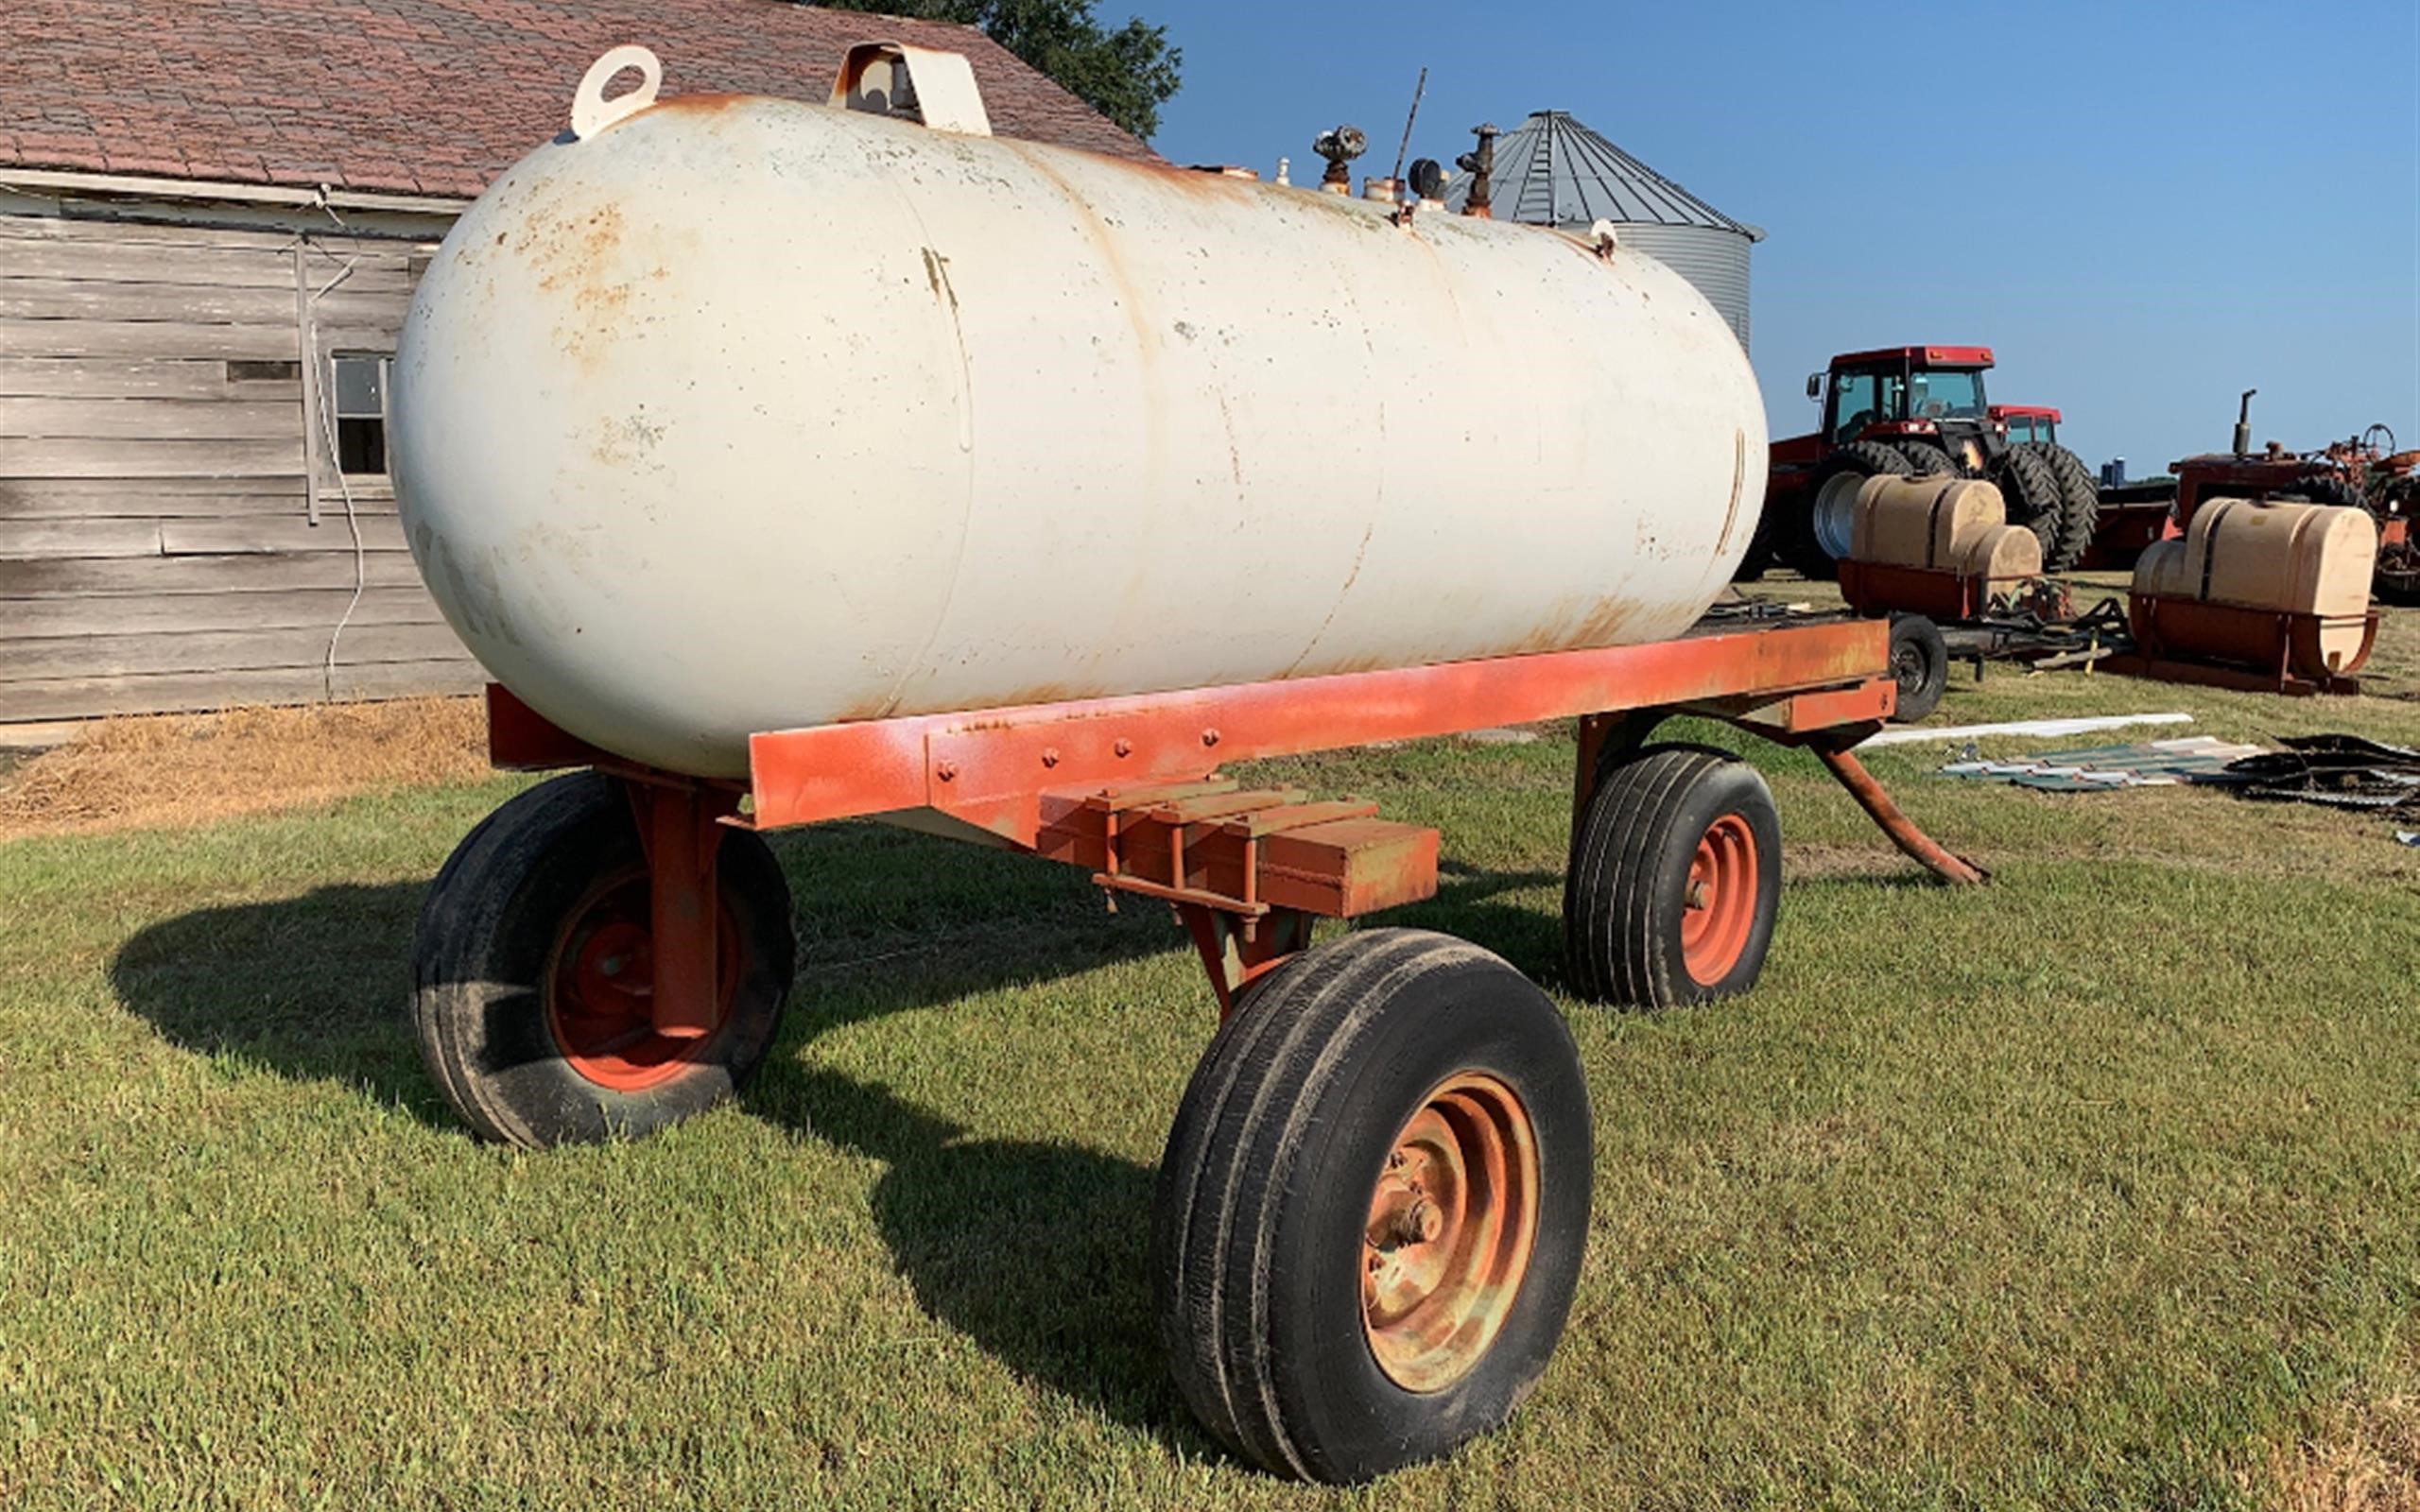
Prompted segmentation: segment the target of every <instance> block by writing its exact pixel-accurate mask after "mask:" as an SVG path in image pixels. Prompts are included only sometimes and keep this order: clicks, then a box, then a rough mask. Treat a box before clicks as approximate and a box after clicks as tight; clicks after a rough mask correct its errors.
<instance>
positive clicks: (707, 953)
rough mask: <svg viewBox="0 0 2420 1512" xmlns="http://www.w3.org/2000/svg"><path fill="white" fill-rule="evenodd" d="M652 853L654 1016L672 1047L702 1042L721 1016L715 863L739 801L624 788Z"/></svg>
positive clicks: (669, 787)
mask: <svg viewBox="0 0 2420 1512" xmlns="http://www.w3.org/2000/svg"><path fill="white" fill-rule="evenodd" d="M622 790H623V792H624V793H626V794H627V795H629V798H630V800H631V811H632V812H633V813H634V814H635V815H636V816H637V818H638V825H639V841H640V844H641V845H642V846H643V847H644V848H645V849H646V851H647V869H648V916H649V919H648V924H649V940H648V944H649V948H650V951H651V954H652V956H653V966H652V968H651V971H650V975H649V985H650V988H651V990H652V994H653V995H652V998H651V1001H650V1004H649V1011H650V1015H651V1018H652V1021H653V1023H654V1026H655V1032H656V1033H658V1034H660V1035H663V1036H664V1037H665V1038H666V1039H667V1040H700V1039H703V1038H704V1037H705V1036H706V1035H708V1034H710V1033H712V1032H713V1030H714V1026H715V1022H716V1021H717V1019H719V1018H720V1017H721V1016H722V1013H721V1005H722V998H721V988H722V983H721V981H720V980H719V976H718V966H717V954H719V945H720V939H719V936H720V928H719V926H720V923H721V919H722V902H721V893H720V889H719V887H718V886H717V883H718V881H719V879H718V877H717V868H716V861H717V856H718V854H719V852H720V851H721V850H722V834H723V827H722V823H721V820H722V819H723V818H724V817H725V816H728V815H729V814H731V813H732V812H733V810H735V808H736V807H737V806H738V799H737V798H736V796H735V795H734V794H732V793H730V792H727V791H725V790H723V789H721V788H716V787H704V786H700V785H699V784H697V783H694V782H691V783H669V782H637V781H631V780H627V779H626V780H624V781H623V782H622Z"/></svg>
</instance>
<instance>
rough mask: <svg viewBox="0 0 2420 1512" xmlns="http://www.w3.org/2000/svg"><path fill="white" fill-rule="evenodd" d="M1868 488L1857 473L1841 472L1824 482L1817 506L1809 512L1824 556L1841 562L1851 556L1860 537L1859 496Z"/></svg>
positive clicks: (1816, 539) (1817, 491)
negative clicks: (1853, 547) (1858, 535)
mask: <svg viewBox="0 0 2420 1512" xmlns="http://www.w3.org/2000/svg"><path fill="white" fill-rule="evenodd" d="M1864 487H1865V479H1864V478H1863V477H1861V476H1859V475H1858V474H1857V473H1855V472H1837V473H1834V474H1833V475H1832V476H1830V477H1828V478H1825V479H1824V486H1823V487H1822V488H1820V489H1818V490H1815V504H1814V507H1813V508H1812V509H1811V510H1810V511H1809V512H1810V514H1811V516H1812V519H1811V521H1810V524H1812V525H1813V526H1814V532H1815V544H1816V545H1818V546H1820V547H1822V548H1823V550H1824V556H1826V557H1829V558H1832V559H1833V560H1834V561H1839V560H1841V558H1845V557H1846V556H1848V554H1849V547H1850V545H1851V544H1853V543H1854V541H1855V540H1856V537H1857V495H1858V490H1860V489H1862V488H1864Z"/></svg>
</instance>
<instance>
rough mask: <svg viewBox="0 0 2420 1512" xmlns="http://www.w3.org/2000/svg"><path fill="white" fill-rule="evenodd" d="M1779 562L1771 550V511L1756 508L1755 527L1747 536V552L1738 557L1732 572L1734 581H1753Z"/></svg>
mask: <svg viewBox="0 0 2420 1512" xmlns="http://www.w3.org/2000/svg"><path fill="white" fill-rule="evenodd" d="M1780 564H1781V558H1780V557H1779V556H1778V555H1777V554H1776V553H1775V552H1774V550H1773V511H1772V508H1771V507H1765V508H1762V509H1760V510H1758V512H1757V514H1756V528H1755V533H1754V534H1752V535H1750V536H1749V538H1748V554H1747V555H1746V556H1744V557H1742V558H1739V566H1738V569H1737V571H1735V572H1734V573H1732V575H1731V580H1732V581H1733V582H1735V583H1753V582H1756V581H1758V580H1759V579H1761V578H1762V577H1763V576H1765V574H1767V573H1769V572H1771V571H1772V570H1773V569H1774V568H1775V567H1777V566H1779V565H1780Z"/></svg>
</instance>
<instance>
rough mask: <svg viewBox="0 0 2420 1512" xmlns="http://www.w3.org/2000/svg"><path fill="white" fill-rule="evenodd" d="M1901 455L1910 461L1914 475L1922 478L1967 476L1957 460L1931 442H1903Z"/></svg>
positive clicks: (1900, 448) (1901, 443)
mask: <svg viewBox="0 0 2420 1512" xmlns="http://www.w3.org/2000/svg"><path fill="white" fill-rule="evenodd" d="M1899 455H1901V456H1904V457H1906V458H1907V459H1908V465H1909V466H1910V467H1911V468H1913V469H1915V473H1914V475H1915V476H1917V477H1920V478H1925V477H1932V478H1962V477H1964V476H1965V475H1966V470H1965V469H1964V468H1962V467H1960V466H1959V465H1958V462H1957V459H1956V458H1954V457H1952V456H1951V455H1949V453H1948V452H1947V451H1946V450H1945V449H1944V448H1942V447H1938V446H1935V445H1933V444H1932V442H1930V441H1901V442H1900V443H1899Z"/></svg>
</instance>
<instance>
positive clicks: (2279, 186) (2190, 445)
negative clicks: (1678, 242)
mask: <svg viewBox="0 0 2420 1512" xmlns="http://www.w3.org/2000/svg"><path fill="white" fill-rule="evenodd" d="M1100 13H1101V14H1102V16H1103V17H1104V18H1105V19H1113V20H1123V19H1124V17H1125V16H1126V15H1128V14H1130V13H1139V14H1141V15H1143V16H1144V17H1145V18H1146V19H1148V20H1150V21H1153V22H1159V23H1165V24H1166V25H1167V26H1168V29H1169V33H1170V36H1171V38H1172V40H1174V41H1175V42H1176V43H1178V44H1179V45H1181V46H1182V47H1183V48H1184V92H1183V93H1182V94H1179V95H1178V96H1177V97H1176V99H1175V100H1173V101H1171V102H1170V104H1169V106H1168V108H1167V112H1166V113H1165V117H1164V121H1163V124H1162V127H1161V130H1160V134H1159V136H1158V137H1157V138H1156V139H1155V141H1154V146H1158V147H1159V149H1160V150H1161V151H1162V152H1163V153H1165V154H1167V156H1168V157H1169V158H1171V159H1172V160H1174V161H1176V162H1179V163H1208V162H1223V163H1247V164H1250V165H1252V166H1253V167H1256V168H1258V169H1259V170H1260V171H1261V173H1262V174H1263V176H1264V177H1266V176H1267V175H1268V174H1269V173H1270V172H1271V170H1272V169H1273V167H1274V165H1275V163H1276V160H1277V159H1278V158H1279V157H1281V156H1286V157H1290V158H1292V159H1293V161H1294V169H1295V178H1296V181H1297V182H1301V181H1305V180H1316V179H1317V177H1318V169H1319V166H1320V163H1319V161H1318V159H1316V158H1315V157H1313V156H1312V154H1311V151H1310V142H1311V138H1312V136H1313V135H1314V134H1315V133H1316V132H1317V131H1319V130H1320V129H1322V128H1324V127H1328V126H1333V125H1335V124H1336V123H1338V122H1339V121H1350V122H1352V123H1353V124H1355V125H1357V126H1359V127H1361V128H1362V129H1365V130H1366V131H1368V132H1369V135H1370V140H1371V149H1370V155H1369V157H1368V158H1367V159H1365V160H1364V161H1363V163H1362V164H1361V165H1359V166H1363V167H1366V166H1367V165H1368V164H1370V163H1378V164H1380V166H1379V167H1377V168H1376V169H1374V170H1372V171H1379V172H1383V171H1384V164H1385V163H1391V162H1392V159H1393V156H1394V148H1395V143H1396V141H1397V140H1398V138H1399V137H1400V136H1401V134H1402V131H1403V121H1404V112H1405V110H1406V108H1407V107H1408V106H1409V103H1410V98H1411V89H1412V83H1413V80H1414V79H1415V78H1416V77H1417V76H1418V74H1419V71H1420V69H1421V67H1422V66H1423V65H1424V64H1425V65H1426V66H1427V67H1428V69H1429V78H1428V94H1427V98H1426V102H1425V103H1424V104H1423V105H1422V107H1421V113H1420V125H1419V128H1418V129H1417V131H1416V132H1415V134H1414V136H1413V139H1412V149H1411V155H1412V156H1413V157H1423V156H1426V157H1434V158H1438V159H1441V160H1444V161H1450V160H1451V159H1452V157H1453V156H1454V155H1455V154H1457V153H1460V152H1461V151H1463V150H1465V149H1466V148H1467V147H1468V146H1469V144H1470V138H1469V137H1468V136H1467V135H1465V134H1464V132H1465V129H1466V128H1468V127H1471V126H1473V125H1476V124H1477V123H1478V122H1479V121H1480V120H1482V119H1490V120H1494V121H1495V123H1496V124H1497V125H1499V126H1502V127H1505V128H1507V129H1509V128H1511V127H1513V126H1515V125H1518V124H1519V122H1520V120H1521V118H1522V117H1523V116H1524V115H1525V114H1527V113H1528V112H1530V111H1532V110H1538V109H1545V108H1553V109H1561V110H1568V111H1571V112H1574V113H1575V114H1577V115H1578V116H1579V117H1580V118H1581V119H1582V120H1583V121H1585V122H1587V123H1588V124H1589V125H1591V126H1594V127H1595V128H1596V129H1598V130H1599V131H1602V132H1603V133H1604V134H1605V135H1607V136H1609V137H1611V138H1612V139H1613V140H1614V141H1616V143H1619V144H1620V145H1621V146H1623V147H1625V148H1627V149H1628V150H1629V151H1631V152H1632V153H1633V154H1634V155H1636V156H1637V157H1639V158H1640V159H1642V160H1644V161H1645V162H1647V163H1649V164H1651V165H1652V166H1653V167H1654V168H1655V169H1656V170H1657V171H1659V172H1661V173H1663V174H1664V175H1665V176H1667V177H1668V178H1670V179H1673V180H1678V181H1679V182H1680V183H1682V184H1684V185H1685V186H1686V187H1687V188H1689V189H1690V190H1691V191H1693V192H1694V193H1696V194H1698V195H1699V196H1701V197H1702V198H1704V199H1706V200H1707V201H1708V202H1710V203H1712V204H1714V205H1716V206H1717V207H1719V208H1720V209H1721V210H1723V211H1725V212H1726V213H1728V214H1730V215H1735V216H1737V217H1738V218H1739V219H1742V220H1746V221H1750V222H1753V223H1755V224H1757V225H1760V226H1763V227H1764V228H1765V229H1766V230H1767V232H1769V233H1770V238H1769V239H1768V240H1767V241H1766V242H1764V243H1763V244H1762V245H1760V246H1759V247H1758V248H1757V249H1756V250H1755V272H1754V278H1755V289H1754V295H1753V299H1754V311H1755V353H1754V354H1755V362H1756V370H1757V373H1758V375H1759V376H1760V377H1761V378H1762V380H1763V382H1764V387H1765V401H1766V406H1767V409H1768V410H1769V412H1770V414H1771V418H1772V425H1773V432H1774V434H1775V435H1776V436H1781V435H1790V434H1796V433H1798V432H1802V431H1806V430H1809V429H1811V428H1813V425H1814V417H1813V410H1814V406H1813V405H1811V404H1808V403H1807V402H1806V399H1805V397H1804V394H1803V386H1804V383H1805V379H1806V373H1807V372H1808V371H1809V370H1811V369H1816V368H1820V367H1821V366H1823V364H1824V359H1825V358H1826V357H1828V356H1829V355H1830V354H1831V353H1832V352H1835V351H1847V350H1854V349H1856V348H1859V347H1872V346H1883V345H1895V344H1899V343H1912V342H1959V343H1966V342H1973V343H1979V344H1987V345H1989V346H1991V347H1993V348H1994V349H1996V351H1997V354H1998V357H1999V368H1998V369H1997V371H1996V372H1995V374H1994V375H1993V396H1994V397H1995V398H1996V399H1997V400H1999V401H2001V402H2003V403H2024V404H2056V405H2059V406H2060V407H2061V408H2063V409H2064V410H2065V411H2066V416H2067V421H2066V427H2065V430H2064V432H2063V438H2064V439H2066V441H2067V442H2068V444H2069V445H2071V446H2073V447H2074V448H2075V449H2076V450H2077V451H2079V452H2081V453H2082V454H2083V456H2084V457H2085V458H2086V460H2088V461H2090V462H2093V463H2094V464H2096V465H2097V464H2099V463H2100V462H2101V461H2102V460H2105V459H2106V458H2108V457H2110V456H2112V455H2124V456H2125V457H2126V458H2127V460H2128V465H2129V468H2130V470H2131V471H2132V472H2135V474H2136V475H2138V476H2139V475H2141V474H2143V473H2145V472H2155V471H2157V470H2158V469H2160V468H2162V467H2164V466H2165V465H2166V464H2167V463H2168V462H2169V460H2171V459H2172V458H2174V457H2177V456H2180V455H2186V454H2187V453H2190V452H2196V451H2206V450H2217V449H2221V448H2222V447H2223V446H2224V445H2225V444H2226V440H2227V435H2228V430H2229V427H2230V426H2231V424H2232V422H2233V421H2234V418H2235V403H2236V395H2237V393H2238V391H2239V390H2241V389H2244V388H2252V387H2256V388H2258V389H2259V390H2260V397H2259V398H2258V399H2256V400H2255V401H2254V402H2253V421H2254V426H2255V431H2256V438H2258V439H2262V440H2265V439H2268V438H2277V439H2279V440H2282V441H2284V442H2285V443H2286V444H2288V445H2289V446H2292V447H2295V448H2297V449H2304V448H2309V447H2315V446H2318V445H2320V444H2322V443H2324V442H2325V441H2326V440H2327V439H2329V438H2333V437H2337V436H2342V435H2346V434H2349V433H2350V432H2352V431H2354V430H2357V429H2359V428H2360V427H2361V426H2364V425H2366V424H2368V423H2370V422H2371V421H2385V422H2386V423H2388V424H2390V425H2392V426H2394V429H2395V431H2396V433H2397V435H2398V436H2400V437H2402V438H2403V441H2402V444H2403V445H2405V446H2420V94H2415V93H2414V90H2413V79H2414V77H2415V76H2420V0H2303V3H2289V0H2278V3H2273V4H2249V3H2239V0H2212V3H2206V4H2184V3H2171V4H2151V3H2144V0H2131V3H2130V0H2112V3H2106V4H2068V3H2045V4H2034V5H2026V6H1989V7H1986V6H1962V5H1954V4H1953V5H1934V6H1905V7H1900V6H1874V7H1864V6H1855V7H1852V6H1840V5H1830V4H1822V3H1816V0H1806V3H1801V4H1782V3H1767V4H1753V5H1751V4H1711V3H1692V0H1679V3H1667V4H1662V5H1652V6H1632V5H1607V4H1592V3H1588V0H1495V3H1493V4H1490V5H1485V6H1476V5H1452V4H1444V3H1441V0H1398V3H1386V4H1379V3H1371V0H1326V3H1324V4H1317V3H1314V4H1304V3H1299V0H1298V3H1291V4H1280V3H1277V0H1101V5H1100Z"/></svg>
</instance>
